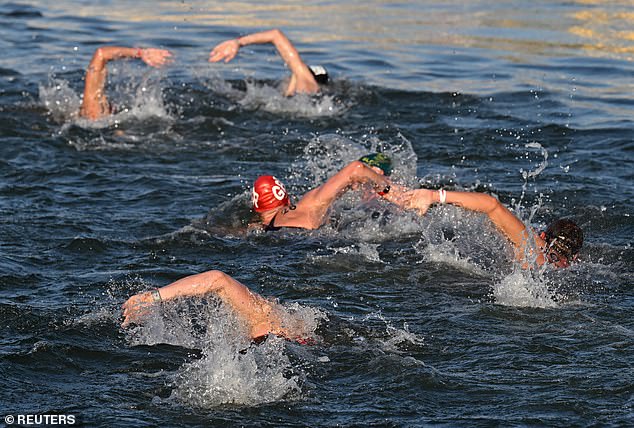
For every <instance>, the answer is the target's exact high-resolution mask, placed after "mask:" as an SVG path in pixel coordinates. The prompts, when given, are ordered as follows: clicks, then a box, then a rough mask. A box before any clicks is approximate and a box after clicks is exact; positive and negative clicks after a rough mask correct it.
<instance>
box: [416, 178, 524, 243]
mask: <svg viewBox="0 0 634 428" xmlns="http://www.w3.org/2000/svg"><path fill="white" fill-rule="evenodd" d="M409 193H410V196H412V197H411V199H410V204H409V206H408V207H409V208H414V209H417V210H418V211H419V212H420V213H421V214H424V213H425V212H426V211H427V209H428V208H429V206H430V205H432V204H434V203H440V192H439V191H438V190H428V189H417V190H412V191H411V192H409ZM445 203H447V204H452V205H456V206H459V207H462V208H464V209H467V210H470V211H477V212H481V213H484V214H486V215H487V217H489V219H490V220H491V221H492V222H493V224H494V225H495V226H496V227H497V229H498V230H500V231H501V232H502V233H503V234H504V235H505V236H506V237H507V238H508V239H509V240H510V241H511V243H513V246H514V247H515V248H516V250H518V253H523V251H524V249H525V247H526V245H527V243H528V239H529V232H528V230H527V229H526V226H525V225H524V223H522V222H521V220H520V219H519V218H517V217H516V216H515V215H514V214H513V213H511V212H510V211H509V210H508V208H506V207H505V206H504V205H502V203H500V201H498V200H497V199H496V198H494V197H493V196H490V195H487V194H484V193H476V192H449V191H448V192H446V198H445Z"/></svg>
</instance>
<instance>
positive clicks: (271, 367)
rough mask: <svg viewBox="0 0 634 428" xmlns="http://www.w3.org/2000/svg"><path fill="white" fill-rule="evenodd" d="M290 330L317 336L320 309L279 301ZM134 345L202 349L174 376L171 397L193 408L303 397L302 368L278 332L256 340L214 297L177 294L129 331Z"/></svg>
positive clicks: (129, 339)
mask: <svg viewBox="0 0 634 428" xmlns="http://www.w3.org/2000/svg"><path fill="white" fill-rule="evenodd" d="M276 310H277V311H278V313H279V314H281V317H282V319H284V320H285V321H286V322H285V324H284V327H287V328H289V329H291V330H292V333H291V335H293V336H299V337H303V338H314V334H315V333H314V331H315V329H316V327H317V324H318V322H319V320H320V319H323V318H325V316H324V315H322V313H321V312H320V311H318V310H317V309H314V308H310V307H303V306H301V305H299V304H291V305H287V306H282V305H276ZM127 338H128V341H129V342H130V344H132V345H140V344H143V345H154V344H158V343H169V344H172V345H178V346H183V347H187V348H192V349H200V350H202V354H203V355H202V357H201V358H200V359H196V360H193V361H191V362H189V363H187V364H185V365H183V366H182V367H181V368H180V369H179V370H178V371H177V372H176V373H175V374H174V375H173V376H172V379H171V384H172V387H173V391H172V394H171V397H170V399H171V400H176V401H178V402H179V403H182V404H186V405H189V406H194V407H214V406H219V405H223V404H239V405H247V406H255V405H259V404H262V403H269V402H276V401H280V400H289V399H295V398H298V397H300V396H301V383H302V379H303V377H304V375H303V373H302V371H301V370H300V369H299V368H297V367H294V366H293V364H292V363H291V361H290V359H289V357H288V355H287V354H286V345H285V343H287V342H286V341H285V340H284V339H280V338H277V337H274V336H269V338H268V339H267V340H266V341H265V342H264V343H263V344H260V345H257V346H255V345H252V344H251V342H250V338H249V337H248V334H247V329H246V326H245V325H244V324H243V323H242V322H241V320H239V319H237V318H236V316H235V314H234V313H233V312H232V311H230V310H228V309H227V308H226V307H225V306H224V305H222V304H220V303H219V302H218V301H216V300H215V299H178V300H175V301H170V302H165V303H163V304H162V305H161V306H160V307H155V309H154V310H152V311H150V312H149V313H147V314H146V316H145V317H144V319H143V324H142V325H140V326H136V327H133V328H130V329H128V330H127Z"/></svg>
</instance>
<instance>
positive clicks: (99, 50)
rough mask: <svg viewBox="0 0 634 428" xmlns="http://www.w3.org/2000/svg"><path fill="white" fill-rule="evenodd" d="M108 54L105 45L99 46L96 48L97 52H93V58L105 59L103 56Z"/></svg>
mask: <svg viewBox="0 0 634 428" xmlns="http://www.w3.org/2000/svg"><path fill="white" fill-rule="evenodd" d="M105 55H106V47H105V46H101V47H98V48H97V49H95V53H94V54H93V56H92V57H93V59H99V60H103V58H104V57H105Z"/></svg>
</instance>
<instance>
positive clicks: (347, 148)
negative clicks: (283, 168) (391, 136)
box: [290, 133, 417, 190]
mask: <svg viewBox="0 0 634 428" xmlns="http://www.w3.org/2000/svg"><path fill="white" fill-rule="evenodd" d="M398 137H399V138H400V140H401V143H400V144H395V143H393V142H390V143H389V144H388V143H386V142H384V141H382V140H381V139H379V138H378V137H377V136H374V135H371V134H368V135H364V136H362V137H361V138H360V139H359V141H355V140H353V139H352V138H349V137H346V136H343V135H339V134H324V135H320V136H316V137H314V138H313V139H311V140H310V141H309V142H308V144H307V145H306V146H305V147H304V153H303V155H302V156H301V157H300V158H299V159H298V160H297V161H295V162H293V164H292V165H291V167H290V176H291V181H292V182H293V184H296V185H300V186H301V185H303V186H304V187H305V188H306V190H307V189H308V188H312V187H315V186H319V185H320V184H322V183H324V182H325V181H326V180H327V179H328V178H330V177H331V176H332V175H334V174H336V173H337V172H338V171H339V170H341V168H343V167H344V166H346V165H347V164H348V163H350V162H352V161H354V160H357V159H359V158H361V157H362V156H364V155H366V154H368V153H372V152H383V153H385V154H387V155H388V156H390V157H391V158H392V164H393V173H392V176H391V178H392V179H393V180H395V181H398V182H400V183H403V184H408V185H411V184H413V180H414V177H415V174H416V161H417V158H416V153H415V152H414V149H413V148H412V144H411V143H410V141H408V140H407V139H406V138H405V137H403V136H402V135H401V134H400V133H398Z"/></svg>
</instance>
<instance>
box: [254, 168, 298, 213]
mask: <svg viewBox="0 0 634 428" xmlns="http://www.w3.org/2000/svg"><path fill="white" fill-rule="evenodd" d="M252 201H253V209H254V210H255V211H256V212H263V211H268V210H272V209H274V208H278V207H283V206H286V205H290V200H289V199H288V194H287V193H286V189H285V188H284V185H283V184H282V183H281V182H280V181H279V180H278V179H277V178H275V177H273V176H272V175H261V176H259V177H258V179H257V180H255V183H253V195H252Z"/></svg>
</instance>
